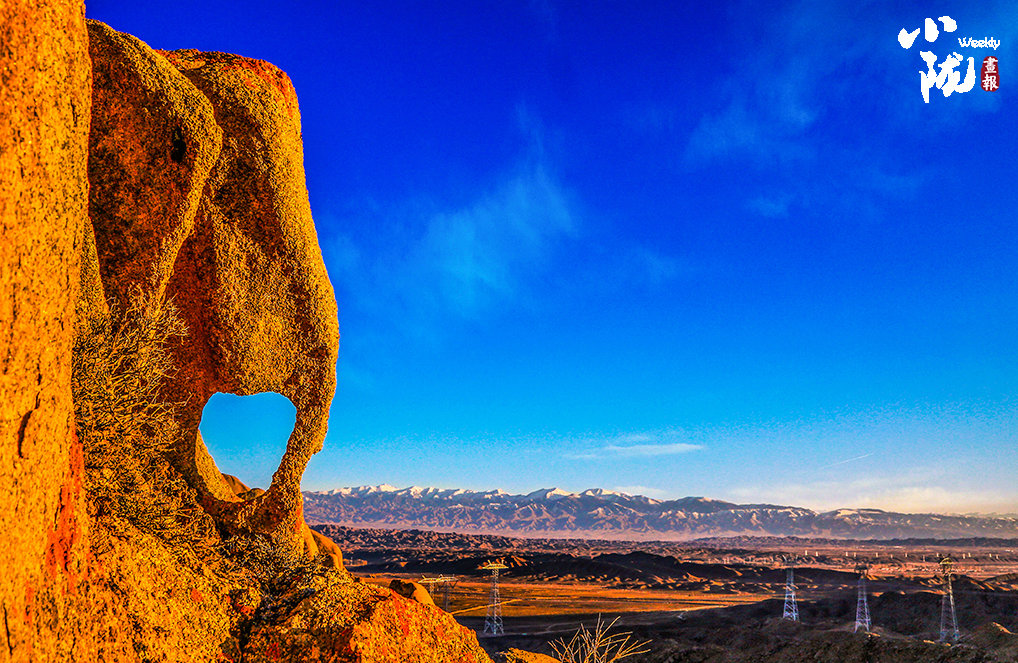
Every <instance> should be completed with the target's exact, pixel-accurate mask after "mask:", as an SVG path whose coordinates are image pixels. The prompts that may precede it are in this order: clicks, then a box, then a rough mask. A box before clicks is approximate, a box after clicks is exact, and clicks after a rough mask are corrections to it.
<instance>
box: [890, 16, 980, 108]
mask: <svg viewBox="0 0 1018 663" xmlns="http://www.w3.org/2000/svg"><path fill="white" fill-rule="evenodd" d="M937 21H940V22H941V23H942V24H943V26H944V30H943V31H944V32H954V31H955V30H957V29H958V23H957V22H956V21H955V20H954V19H953V18H951V17H950V16H941V17H940V18H938V19H937ZM920 30H922V32H923V37H924V38H925V39H926V41H927V42H930V43H933V42H935V41H936V40H937V37H939V36H940V28H939V27H937V23H936V21H934V20H933V19H932V18H927V19H926V21H925V23H924V24H923V27H922V28H916V29H915V30H913V31H912V32H909V31H908V30H906V29H905V28H902V29H901V31H900V32H899V33H898V43H899V44H901V47H902V48H904V49H906V50H908V49H910V48H912V44H914V43H915V40H916V37H918V36H919V32H920ZM958 46H960V47H970V48H992V49H993V50H997V47H999V46H1000V40H999V39H996V38H987V39H981V40H976V39H973V38H971V37H966V38H964V39H961V38H959V39H958ZM919 57H921V58H922V59H923V61H924V62H925V63H926V71H922V70H920V71H919V90H920V92H921V93H922V95H923V101H924V102H925V103H927V104H928V103H930V90H931V89H933V88H934V87H936V88H937V89H938V90H940V91H941V92H943V93H944V96H945V97H950V96H951V95H952V94H953V93H955V92H957V93H959V94H961V93H963V92H968V91H969V90H971V89H972V88H973V87H975V84H976V69H975V58H972V57H970V58H968V68H967V70H966V71H965V80H962V72H961V71H960V70H957V69H958V67H959V65H961V64H962V63H963V62H964V61H965V57H964V56H962V55H961V53H957V52H954V53H950V54H948V55H947V56H946V57H945V58H944V61H943V62H941V63H940V64H937V56H936V54H935V53H933V51H920V52H919ZM936 67H940V71H939V72H938V71H937V70H936ZM979 79H980V82H981V84H982V88H983V89H984V90H986V91H987V92H994V91H996V90H997V89H998V88H999V86H1000V72H999V70H998V60H997V58H996V57H993V56H990V57H987V58H985V59H984V60H983V67H982V71H981V72H980V76H979Z"/></svg>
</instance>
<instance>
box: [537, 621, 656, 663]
mask: <svg viewBox="0 0 1018 663" xmlns="http://www.w3.org/2000/svg"><path fill="white" fill-rule="evenodd" d="M617 621H618V617H616V618H615V619H613V620H612V621H611V622H610V623H608V624H605V623H604V622H603V621H602V620H601V617H600V616H599V617H598V618H597V624H596V625H595V626H594V628H593V630H589V629H587V627H585V626H583V625H581V626H580V628H579V630H577V631H576V633H574V634H573V637H572V638H570V639H569V640H568V641H566V640H565V639H559V640H556V641H554V642H552V643H551V648H552V651H554V652H555V655H556V656H557V657H558V659H559V660H560V661H562V663H614V662H615V661H621V660H622V659H624V658H629V657H630V656H637V655H639V654H645V653H647V652H648V651H649V650H648V649H647V648H646V646H647V645H648V644H650V643H649V641H647V642H637V641H635V640H633V634H632V633H611V629H612V627H613V626H615V622H617Z"/></svg>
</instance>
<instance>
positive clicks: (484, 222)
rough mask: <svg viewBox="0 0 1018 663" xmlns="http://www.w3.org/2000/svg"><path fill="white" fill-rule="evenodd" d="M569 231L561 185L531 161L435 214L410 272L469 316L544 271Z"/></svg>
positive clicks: (414, 280) (421, 284) (569, 215)
mask: <svg viewBox="0 0 1018 663" xmlns="http://www.w3.org/2000/svg"><path fill="white" fill-rule="evenodd" d="M574 229H575V220H574V217H573V214H572V212H571V210H570V206H569V203H568V202H567V199H566V196H565V194H564V193H563V191H562V188H561V187H560V186H559V184H558V183H557V182H556V181H555V180H554V179H553V178H552V177H551V176H550V175H549V174H548V172H547V170H546V169H545V168H544V167H542V166H537V167H533V168H530V169H528V170H526V171H524V172H520V173H517V174H515V175H514V176H512V177H511V178H509V179H508V180H507V181H505V182H503V183H502V184H501V185H500V186H498V187H496V188H495V190H493V191H492V192H491V193H489V194H487V195H484V196H482V197H481V198H480V199H478V200H477V201H476V202H475V203H473V204H472V205H470V206H468V207H466V208H463V209H459V210H452V211H448V212H438V213H435V214H433V215H432V216H431V217H430V218H429V219H428V220H427V230H426V232H425V234H424V237H423V238H422V240H421V241H420V243H419V244H418V245H417V246H416V247H415V249H414V251H413V253H412V255H411V262H410V265H409V268H410V274H407V276H408V277H409V279H411V280H412V283H413V284H416V286H418V287H422V288H426V289H429V290H431V291H432V292H431V294H432V296H437V297H439V298H440V299H441V300H442V301H444V302H445V303H446V304H447V305H448V306H449V307H450V308H451V309H453V310H454V311H457V312H459V313H462V314H468V313H470V312H472V311H474V310H476V309H477V308H479V307H482V306H484V305H485V304H486V303H488V302H490V301H492V300H494V299H499V298H505V297H509V296H511V295H512V294H513V293H514V292H515V290H516V288H517V287H518V285H519V283H520V282H521V281H523V280H525V278H526V277H527V276H528V275H529V274H530V273H533V272H535V271H538V270H540V269H541V267H542V266H543V264H544V263H545V261H546V259H547V254H548V252H549V250H550V248H551V246H552V245H553V244H554V243H555V242H556V240H558V239H559V238H561V237H563V236H567V235H569V234H571V233H572V232H573V231H574Z"/></svg>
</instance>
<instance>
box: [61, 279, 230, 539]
mask: <svg viewBox="0 0 1018 663" xmlns="http://www.w3.org/2000/svg"><path fill="white" fill-rule="evenodd" d="M185 333H186V327H185V326H184V324H183V322H182V321H181V320H180V318H179V317H178V316H177V313H176V310H175V309H174V307H173V306H172V305H171V304H169V303H166V302H163V301H161V300H156V299H151V298H144V297H141V296H138V297H136V298H135V300H134V303H133V305H132V306H131V308H130V309H128V310H127V311H118V310H116V309H115V308H114V307H113V306H111V311H110V318H109V319H108V320H100V321H96V322H93V323H91V324H88V325H83V326H82V327H80V328H79V330H78V334H77V338H76V339H75V345H74V352H73V363H72V374H71V386H72V391H73V395H74V410H75V421H76V424H77V430H78V436H79V438H80V439H81V441H82V444H83V447H84V456H85V485H86V492H87V495H88V498H89V507H90V511H92V513H93V515H94V516H95V517H97V518H103V517H108V516H112V517H114V518H120V519H123V520H126V521H128V522H130V523H131V524H133V525H134V526H135V527H137V528H138V529H140V530H142V531H145V532H148V533H151V534H154V535H156V536H158V537H159V538H161V539H163V540H165V541H171V540H172V541H174V543H190V542H193V541H196V540H199V539H204V538H205V537H206V536H207V535H208V534H209V533H210V531H212V528H213V525H212V523H211V520H210V519H209V517H208V516H207V514H205V513H204V511H202V510H201V508H200V507H199V506H198V504H197V500H196V498H195V494H194V492H193V491H192V489H191V488H190V487H189V486H188V485H187V482H186V481H184V479H183V477H182V476H181V475H180V474H179V473H178V472H177V471H176V470H175V469H173V468H172V467H171V466H170V463H169V461H168V459H167V458H166V451H167V449H169V448H170V447H171V446H173V445H174V444H175V443H176V442H177V440H178V438H179V435H180V431H179V427H178V425H177V419H176V416H175V415H176V407H177V404H175V403H172V402H169V401H167V400H166V399H165V398H164V396H163V394H162V387H163V384H164V382H165V381H166V380H167V378H169V377H171V376H172V374H173V370H174V367H173V362H172V360H171V358H170V356H169V353H168V352H167V349H166V346H167V343H168V342H169V341H170V340H171V339H172V338H173V337H176V336H183V335H184V334H185Z"/></svg>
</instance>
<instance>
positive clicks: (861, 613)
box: [852, 564, 871, 633]
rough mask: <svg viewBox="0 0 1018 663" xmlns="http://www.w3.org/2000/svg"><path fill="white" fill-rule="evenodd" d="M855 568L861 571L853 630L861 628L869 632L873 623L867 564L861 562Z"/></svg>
mask: <svg viewBox="0 0 1018 663" xmlns="http://www.w3.org/2000/svg"><path fill="white" fill-rule="evenodd" d="M855 570H856V571H858V572H859V600H858V601H856V604H855V628H854V629H852V632H853V633H858V632H859V629H860V628H861V629H862V630H863V633H869V632H870V626H871V624H870V605H869V600H868V599H869V595H868V594H867V592H866V570H867V567H866V565H865V564H860V565H859V566H857V567H855Z"/></svg>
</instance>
